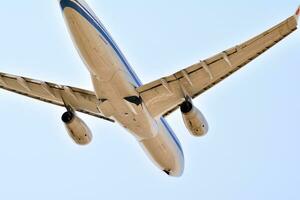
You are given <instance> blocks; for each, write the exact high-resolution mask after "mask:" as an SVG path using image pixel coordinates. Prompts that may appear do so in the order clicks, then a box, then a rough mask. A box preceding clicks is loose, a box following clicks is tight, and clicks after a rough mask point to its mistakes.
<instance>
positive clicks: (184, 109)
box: [180, 100, 208, 137]
mask: <svg viewBox="0 0 300 200" xmlns="http://www.w3.org/2000/svg"><path fill="white" fill-rule="evenodd" d="M180 110H181V113H182V118H183V121H184V124H185V126H186V128H187V129H188V130H189V132H190V133H191V134H192V135H193V136H198V137H199V136H204V135H206V134H207V132H208V124H207V121H206V119H205V117H204V116H203V114H202V113H201V112H200V110H198V109H197V108H196V107H195V106H194V105H193V104H192V103H191V101H189V100H186V101H185V102H183V103H182V104H181V105H180Z"/></svg>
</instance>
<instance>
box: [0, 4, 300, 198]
mask: <svg viewBox="0 0 300 200" xmlns="http://www.w3.org/2000/svg"><path fill="white" fill-rule="evenodd" d="M88 3H90V4H91V6H92V7H93V9H94V10H95V12H96V13H97V14H98V16H99V18H100V19H101V20H102V21H103V23H104V24H105V25H106V27H107V29H108V30H109V31H110V33H111V35H112V36H113V37H114V39H115V40H116V42H117V43H118V44H119V46H120V48H121V49H122V50H123V52H124V54H125V55H126V56H127V58H128V60H129V61H130V63H131V64H132V66H133V67H134V69H135V70H136V73H137V74H138V75H139V76H140V78H141V79H142V80H143V82H144V83H146V82H149V81H151V80H154V79H156V78H158V77H161V76H164V75H168V74H170V73H173V72H175V71H176V70H178V69H181V68H184V67H186V66H188V65H190V64H193V63H195V62H197V61H198V60H200V59H205V58H207V57H209V56H212V55H214V54H215V53H218V52H220V51H222V50H224V49H226V48H228V47H231V46H233V45H236V44H237V43H240V42H243V41H244V40H246V39H249V38H250V37H252V36H254V35H256V34H258V33H261V32H262V31H265V30H266V29H267V28H269V27H271V26H273V25H275V24H277V23H278V22H280V21H281V20H283V19H285V18H287V17H289V16H290V15H292V14H293V13H294V11H295V9H296V7H297V6H298V4H299V1H297V0H286V1H258V0H253V1H247V2H245V1H237V0H227V1H222V2H220V1H202V2H201V1H198V0H185V1H180V0H172V1H171V0H169V1H167V0H166V1H160V0H153V1H147V2H146V1H138V0H128V1H113V0H98V1H96V0H88ZM0 9H1V12H0V24H1V31H0V55H1V56H0V58H1V59H0V71H2V72H7V73H12V74H17V75H23V76H28V77H33V78H37V79H42V80H46V81H51V82H57V83H60V84H68V85H72V86H78V87H83V88H87V89H91V88H92V86H91V83H90V80H89V76H88V72H87V70H86V68H85V67H84V65H83V64H82V62H81V61H80V59H79V57H78V55H77V53H76V51H75V49H74V47H73V45H72V42H71V40H70V38H69V35H68V33H67V31H66V28H65V25H64V21H63V18H62V15H61V11H60V8H59V5H58V3H57V1H56V0H52V1H51V0H49V1H40V0H26V1H17V2H16V1H2V2H1V8H0ZM299 52H300V32H299V31H298V32H296V33H294V34H292V35H291V36H290V37H288V38H287V39H286V40H284V41H283V42H282V43H280V44H279V45H277V46H276V47H275V48H273V49H271V50H270V51H268V52H267V53H266V54H264V55H263V56H261V57H259V58H258V59H257V60H255V61H254V62H252V63H250V64H249V65H248V66H247V67H245V68H244V69H242V70H240V71H239V72H237V73H236V74H234V75H233V76H231V77H230V78H228V79H227V80H225V81H224V82H222V83H221V84H219V85H217V86H216V87H214V88H212V89H211V90H209V91H208V92H206V93H205V94H203V95H201V96H200V97H199V98H197V99H196V100H195V105H197V106H198V107H199V109H201V110H202V111H203V113H204V114H205V115H206V117H207V120H208V122H209V124H210V131H209V134H208V135H207V136H206V137H204V138H194V137H192V136H190V135H189V134H188V132H187V130H186V129H185V127H184V124H183V122H182V119H181V116H180V113H179V112H176V113H174V114H172V115H171V116H170V117H169V118H168V121H169V122H170V125H171V126H172V127H173V129H174V131H175V132H176V133H177V135H178V137H179V139H180V140H181V142H182V146H183V148H184V152H185V158H186V168H185V173H184V174H183V176H182V177H181V178H170V177H168V176H166V175H164V174H163V173H161V172H160V171H159V170H157V168H156V167H154V166H153V165H152V163H151V162H150V161H149V160H148V159H147V157H146V156H145V155H144V153H143V151H141V149H140V147H139V145H138V144H137V143H136V141H135V140H134V139H133V137H132V136H130V135H129V134H128V133H127V132H126V131H125V130H123V129H122V128H120V127H119V126H115V125H112V124H110V123H107V122H104V121H101V120H98V119H95V118H93V117H89V116H86V115H80V116H82V118H83V119H84V120H85V121H86V122H87V124H88V125H89V126H90V127H91V129H92V131H93V133H94V141H93V143H92V144H91V145H89V146H87V147H78V146H76V145H74V144H73V143H72V142H71V140H70V139H69V138H68V135H67V132H66V131H65V129H64V126H63V124H62V122H61V120H60V117H61V114H62V113H63V112H64V109H62V108H58V107H55V106H52V105H48V104H45V103H40V102H38V101H35V100H32V99H28V98H26V97H22V96H18V95H16V94H12V93H9V92H6V91H2V90H1V91H0V110H1V115H0V119H1V131H0V138H1V142H0V158H1V162H0V199H5V200H11V199H28V200H35V199H36V200H40V199H43V200H48V199H49V200H53V199H72V200H82V199H89V200H94V199H95V200H96V199H130V200H134V199H146V200H148V199H149V200H150V199H151V200H153V199H206V200H220V199H222V200H240V199H243V200H247V199H249V200H250V199H251V200H253V199H256V200H257V199H258V200H265V199H272V200H275V199H280V200H281V199H289V200H294V199H295V200H296V199H300V193H299V185H300V173H299V169H300V156H299V152H300V145H299V143H300V134H299V133H300V126H299V120H300V118H299V113H300V104H299V102H300V94H299V92H300V91H299V85H300V79H299V74H300V68H299V67H300V54H299Z"/></svg>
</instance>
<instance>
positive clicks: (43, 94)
mask: <svg viewBox="0 0 300 200" xmlns="http://www.w3.org/2000/svg"><path fill="white" fill-rule="evenodd" d="M0 88H2V89H5V90H8V91H11V92H14V93H18V94H21V95H24V96H27V97H31V98H34V99H37V100H40V101H44V102H47V103H51V104H55V105H58V106H62V107H65V102H67V103H68V105H71V106H72V108H73V109H75V110H76V111H78V112H82V113H85V114H88V115H92V116H94V117H98V118H102V119H104V120H107V121H110V122H114V120H113V119H110V118H107V117H105V116H103V115H102V114H101V113H100V111H99V110H98V108H97V105H98V100H97V97H96V95H95V94H94V92H91V91H88V90H84V89H79V88H75V87H70V86H62V85H58V84H54V83H49V82H44V81H39V80H34V79H30V78H25V77H21V76H15V75H11V74H5V73H0Z"/></svg>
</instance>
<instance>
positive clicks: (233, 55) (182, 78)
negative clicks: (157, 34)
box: [137, 7, 300, 117]
mask: <svg viewBox="0 0 300 200" xmlns="http://www.w3.org/2000/svg"><path fill="white" fill-rule="evenodd" d="M299 15H300V7H299V9H298V10H297V12H296V14H295V15H294V16H291V17H289V18H288V19H286V20H284V21H283V22H281V23H280V24H278V25H276V26H274V27H273V28H271V29H269V30H267V31H265V32H263V33H262V34H260V35H258V36H256V37H254V38H252V39H250V40H248V41H246V42H244V43H242V44H239V45H237V46H234V47H233V48H230V49H227V50H225V51H223V52H221V53H219V54H217V55H215V56H213V57H211V58H208V59H206V60H203V61H201V62H199V63H196V64H194V65H192V66H190V67H187V68H185V69H183V70H181V71H179V72H177V73H175V74H172V75H170V76H167V77H163V78H161V79H159V80H156V81H153V82H151V83H148V84H145V85H143V86H141V87H139V88H138V89H137V90H138V92H139V94H140V96H141V98H142V99H143V101H144V103H145V104H146V106H147V108H148V110H149V112H150V113H151V114H152V116H154V117H159V116H166V115H168V114H169V113H171V112H172V111H174V110H176V109H177V108H178V107H179V105H180V104H181V103H183V101H184V100H185V99H184V96H185V95H188V96H190V97H192V98H195V97H197V96H198V95H200V94H201V93H203V92H205V91H206V90H208V89H209V88H211V87H213V86H214V85H216V84H217V83H219V82H220V81H222V80H224V79H225V78H227V77H228V76H230V75H231V74H232V73H234V72H235V71H237V70H238V69H240V68H242V67H243V66H245V65H246V64H248V63H249V62H250V61H252V60H253V59H255V58H256V57H258V56H259V55H261V54H262V53H264V52H265V51H266V50H268V49H270V48H271V47H272V46H274V45H275V44H276V43H278V42H279V41H281V40H282V39H284V38H285V37H286V36H288V35H289V34H290V33H292V32H293V31H295V30H296V29H297V21H298V17H299Z"/></svg>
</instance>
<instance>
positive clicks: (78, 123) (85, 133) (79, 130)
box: [61, 111, 93, 145]
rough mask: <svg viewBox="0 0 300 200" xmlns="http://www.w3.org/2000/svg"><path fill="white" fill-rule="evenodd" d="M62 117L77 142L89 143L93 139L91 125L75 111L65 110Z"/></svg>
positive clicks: (80, 143) (81, 143)
mask: <svg viewBox="0 0 300 200" xmlns="http://www.w3.org/2000/svg"><path fill="white" fill-rule="evenodd" d="M61 119H62V121H63V122H64V124H65V127H66V129H67V131H68V133H69V135H70V137H71V138H72V139H73V141H74V142H75V143H76V144H79V145H87V144H89V143H90V142H91V141H92V138H93V135H92V133H91V131H90V129H89V127H88V126H87V125H86V124H85V123H84V121H83V120H82V119H80V118H79V117H78V116H77V115H76V114H75V113H73V112H70V111H68V112H65V113H64V114H63V115H62V117H61Z"/></svg>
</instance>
